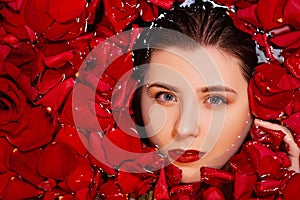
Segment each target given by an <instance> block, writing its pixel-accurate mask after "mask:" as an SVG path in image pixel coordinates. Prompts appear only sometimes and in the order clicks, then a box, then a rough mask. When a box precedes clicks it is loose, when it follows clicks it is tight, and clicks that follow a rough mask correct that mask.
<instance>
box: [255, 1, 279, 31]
mask: <svg viewBox="0 0 300 200" xmlns="http://www.w3.org/2000/svg"><path fill="white" fill-rule="evenodd" d="M278 1H279V0H260V1H259V3H258V4H257V6H256V10H255V11H256V12H255V13H256V16H257V18H258V21H260V23H261V24H262V26H263V27H264V29H265V30H267V31H268V30H270V29H272V28H274V27H277V26H280V25H281V23H280V22H278V21H275V20H274V19H273V15H272V14H273V13H274V11H275V9H276V6H277V3H278ZM266 8H268V12H266V10H265V9H266Z"/></svg>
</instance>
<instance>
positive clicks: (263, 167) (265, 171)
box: [257, 156, 282, 178]
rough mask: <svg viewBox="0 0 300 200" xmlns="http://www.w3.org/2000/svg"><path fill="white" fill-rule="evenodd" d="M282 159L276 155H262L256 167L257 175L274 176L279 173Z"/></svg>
mask: <svg viewBox="0 0 300 200" xmlns="http://www.w3.org/2000/svg"><path fill="white" fill-rule="evenodd" d="M281 164H282V160H281V159H280V158H278V157H277V156H266V157H264V158H263V159H262V160H261V161H260V163H259V167H258V169H257V172H258V176H265V175H268V176H270V177H273V178H276V177H278V176H279V175H280V170H281Z"/></svg>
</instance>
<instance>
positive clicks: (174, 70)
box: [145, 47, 247, 86]
mask: <svg viewBox="0 0 300 200" xmlns="http://www.w3.org/2000/svg"><path fill="white" fill-rule="evenodd" d="M145 79H146V80H147V81H150V82H155V81H159V82H167V83H168V84H176V85H179V86H180V84H183V83H184V82H188V83H189V84H196V85H203V86H209V85H229V86H230V85H234V84H235V83H236V82H240V83H241V82H245V83H247V82H246V80H245V79H244V77H243V74H242V72H241V67H240V65H239V60H238V59H236V58H235V57H233V56H230V55H228V54H226V53H223V52H221V51H219V50H218V49H216V48H201V49H200V48H197V49H191V50H185V49H180V48H176V47H172V48H167V49H164V50H154V51H153V53H152V54H151V59H150V65H149V69H148V73H147V74H146V77H145Z"/></svg>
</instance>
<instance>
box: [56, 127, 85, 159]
mask: <svg viewBox="0 0 300 200" xmlns="http://www.w3.org/2000/svg"><path fill="white" fill-rule="evenodd" d="M79 134H80V133H78V132H77V130H76V128H74V127H69V126H65V127H62V128H61V129H60V130H59V132H58V133H57V136H56V137H55V142H64V143H66V144H68V145H70V146H72V147H73V148H74V149H76V151H77V153H79V154H80V155H82V156H83V155H85V154H86V153H87V149H86V146H85V145H87V139H86V138H85V137H84V136H80V135H79Z"/></svg>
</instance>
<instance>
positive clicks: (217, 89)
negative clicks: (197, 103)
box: [148, 82, 237, 94]
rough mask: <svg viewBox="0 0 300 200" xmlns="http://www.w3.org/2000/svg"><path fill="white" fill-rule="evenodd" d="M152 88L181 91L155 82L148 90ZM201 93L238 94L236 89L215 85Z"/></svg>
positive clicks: (201, 90)
mask: <svg viewBox="0 0 300 200" xmlns="http://www.w3.org/2000/svg"><path fill="white" fill-rule="evenodd" d="M151 87H160V88H164V89H166V90H171V91H174V92H178V91H179V88H177V87H174V86H172V85H169V84H167V83H160V82H155V83H153V84H150V85H149V87H148V88H151ZM200 92H202V93H207V92H232V93H234V94H237V92H236V91H235V90H234V89H232V88H230V87H227V86H222V85H213V86H208V87H204V88H201V89H200Z"/></svg>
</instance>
